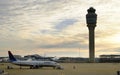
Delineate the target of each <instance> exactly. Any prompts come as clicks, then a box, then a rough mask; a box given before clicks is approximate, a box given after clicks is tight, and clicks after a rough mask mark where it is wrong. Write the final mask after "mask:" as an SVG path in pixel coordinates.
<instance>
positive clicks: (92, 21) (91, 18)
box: [86, 7, 97, 63]
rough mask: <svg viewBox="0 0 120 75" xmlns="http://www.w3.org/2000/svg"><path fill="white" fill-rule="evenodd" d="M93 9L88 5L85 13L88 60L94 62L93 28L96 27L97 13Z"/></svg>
mask: <svg viewBox="0 0 120 75" xmlns="http://www.w3.org/2000/svg"><path fill="white" fill-rule="evenodd" d="M95 11H96V10H95V9H94V8H93V7H90V8H89V9H88V10H87V12H88V14H87V15H86V22H87V27H88V29H89V62H91V63H92V62H95V46H94V43H95V41H94V40H95V39H94V30H95V27H96V21H97V14H96V13H95Z"/></svg>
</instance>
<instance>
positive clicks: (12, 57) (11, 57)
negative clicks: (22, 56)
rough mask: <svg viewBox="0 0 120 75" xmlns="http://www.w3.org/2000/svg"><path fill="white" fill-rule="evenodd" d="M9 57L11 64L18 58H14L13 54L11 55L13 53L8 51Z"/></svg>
mask: <svg viewBox="0 0 120 75" xmlns="http://www.w3.org/2000/svg"><path fill="white" fill-rule="evenodd" d="M8 55H9V60H10V61H11V62H13V61H17V60H16V58H15V57H14V56H13V54H12V53H11V51H8Z"/></svg>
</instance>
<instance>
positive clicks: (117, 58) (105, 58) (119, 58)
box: [99, 55, 120, 63]
mask: <svg viewBox="0 0 120 75" xmlns="http://www.w3.org/2000/svg"><path fill="white" fill-rule="evenodd" d="M99 62H101V63H105V62H106V63H107V62H111V63H112V62H116V63H119V62H120V55H100V59H99Z"/></svg>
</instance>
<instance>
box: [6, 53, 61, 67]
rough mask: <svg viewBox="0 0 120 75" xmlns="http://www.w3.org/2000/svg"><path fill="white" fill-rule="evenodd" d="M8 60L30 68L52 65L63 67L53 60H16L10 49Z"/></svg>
mask: <svg viewBox="0 0 120 75" xmlns="http://www.w3.org/2000/svg"><path fill="white" fill-rule="evenodd" d="M8 55H9V60H10V62H11V63H12V64H15V65H19V66H20V68H21V66H29V67H30V69H37V68H42V67H53V68H54V69H63V68H62V67H61V66H60V64H59V63H57V62H54V61H48V60H47V61H46V60H39V61H37V60H31V61H30V60H17V59H16V58H15V57H14V55H13V54H12V53H11V51H8Z"/></svg>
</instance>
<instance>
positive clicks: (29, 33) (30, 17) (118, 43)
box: [0, 0, 120, 57]
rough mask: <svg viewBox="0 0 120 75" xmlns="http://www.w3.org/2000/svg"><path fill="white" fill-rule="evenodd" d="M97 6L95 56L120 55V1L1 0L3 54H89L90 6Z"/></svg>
mask: <svg viewBox="0 0 120 75" xmlns="http://www.w3.org/2000/svg"><path fill="white" fill-rule="evenodd" d="M90 7H94V8H95V9H96V14H97V15H98V17H97V27H96V28H95V52H96V53H95V56H96V57H99V55H102V54H106V55H107V54H119V55H120V21H119V20H120V1H119V0H0V56H8V54H7V51H8V50H10V51H12V52H13V53H14V54H16V55H21V56H24V55H30V54H39V55H42V56H44V55H45V56H56V57H88V56H89V48H88V46H89V44H88V43H89V42H88V38H89V37H88V28H87V25H86V18H85V17H86V14H87V9H89V8H90Z"/></svg>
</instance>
